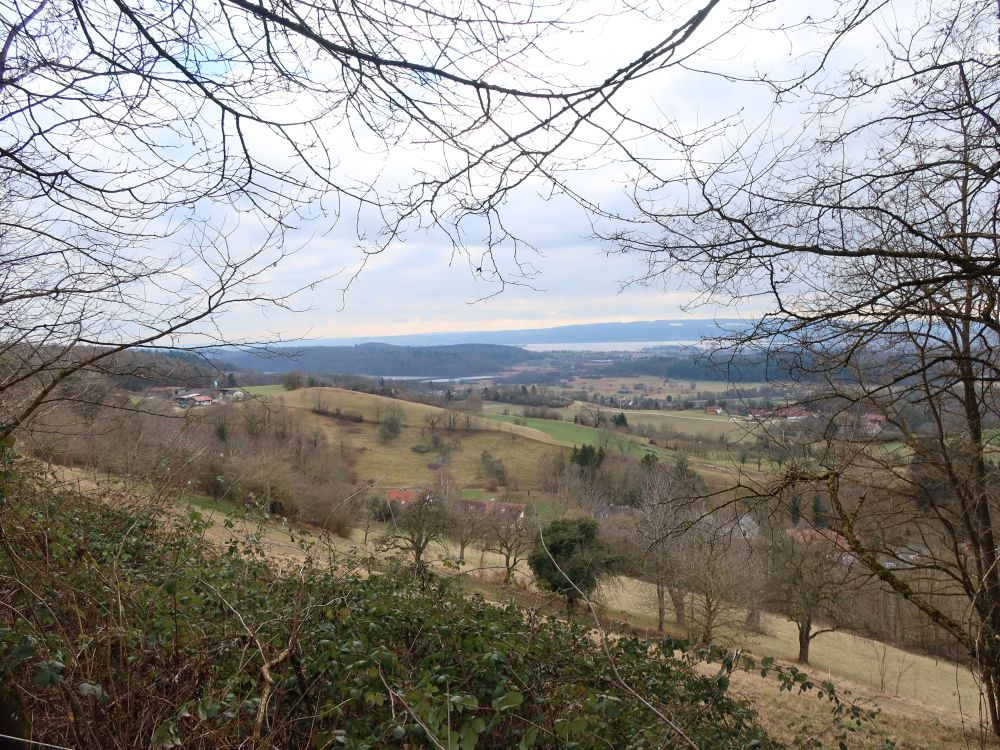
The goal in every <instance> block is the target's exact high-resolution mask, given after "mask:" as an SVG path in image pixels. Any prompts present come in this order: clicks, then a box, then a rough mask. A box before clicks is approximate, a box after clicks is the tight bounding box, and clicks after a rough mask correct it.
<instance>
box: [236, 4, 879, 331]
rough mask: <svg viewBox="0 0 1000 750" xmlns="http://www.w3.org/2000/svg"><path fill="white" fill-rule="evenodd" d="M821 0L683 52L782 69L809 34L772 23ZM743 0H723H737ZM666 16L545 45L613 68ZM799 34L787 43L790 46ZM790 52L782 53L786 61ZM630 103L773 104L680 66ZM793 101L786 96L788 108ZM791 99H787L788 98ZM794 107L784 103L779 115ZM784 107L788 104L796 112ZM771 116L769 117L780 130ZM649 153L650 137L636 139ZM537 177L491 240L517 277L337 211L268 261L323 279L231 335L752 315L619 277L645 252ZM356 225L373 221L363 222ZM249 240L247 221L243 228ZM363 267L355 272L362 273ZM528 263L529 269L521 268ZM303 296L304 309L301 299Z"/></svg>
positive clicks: (753, 117) (761, 112) (618, 196)
mask: <svg viewBox="0 0 1000 750" xmlns="http://www.w3.org/2000/svg"><path fill="white" fill-rule="evenodd" d="M820 5H822V3H816V4H814V3H787V4H784V5H782V6H781V13H783V14H784V15H783V16H775V17H771V18H769V19H768V23H767V24H761V28H758V29H748V28H741V29H738V30H737V31H735V32H732V33H729V34H728V35H727V36H726V37H725V38H724V40H723V41H722V42H719V43H717V44H715V45H714V46H713V47H712V48H711V51H710V53H706V54H704V55H702V56H701V57H699V58H698V59H697V60H695V61H693V62H694V63H696V64H697V65H698V67H713V68H715V69H723V68H724V69H725V70H726V71H727V72H738V73H747V72H748V71H749V70H751V68H770V69H780V68H781V67H782V66H784V65H788V64H793V63H794V64H798V60H799V58H798V57H797V52H798V51H801V50H802V49H804V48H805V47H807V46H808V45H807V44H806V45H804V46H803V45H802V42H801V40H798V41H796V40H793V38H792V35H790V34H784V33H775V32H774V29H773V27H774V26H775V25H780V24H782V23H788V24H794V23H797V22H798V21H801V20H802V18H803V17H804V14H809V13H818V10H817V9H818V8H819V6H820ZM741 6H742V3H736V2H734V3H732V7H734V8H738V7H741ZM730 18H731V15H730V14H729V11H726V10H723V12H721V13H719V14H718V16H717V18H716V21H715V22H714V23H713V24H712V25H710V26H709V27H706V28H705V30H704V31H703V34H702V35H703V37H705V38H706V39H707V38H708V36H710V35H712V34H716V33H718V32H720V30H722V29H724V28H726V25H727V24H728V23H729V19H730ZM658 33H662V29H660V30H658V29H656V28H655V27H654V26H653V25H652V24H644V23H642V21H641V19H639V18H635V17H633V18H632V19H631V20H630V21H629V22H627V23H626V22H617V21H613V20H612V21H602V22H601V23H600V24H594V25H593V26H592V27H590V28H589V29H588V30H587V31H586V32H584V33H576V34H574V35H572V36H567V37H566V38H563V39H559V40H556V41H553V42H552V44H553V46H552V47H551V50H550V51H551V54H552V55H553V57H556V58H557V59H561V60H565V62H566V63H567V65H568V66H569V67H568V69H569V70H572V71H574V73H573V75H579V76H582V77H583V78H587V77H596V76H599V75H601V74H602V73H604V72H606V71H609V70H613V69H614V68H615V67H617V65H616V63H618V64H620V62H621V60H623V59H627V58H628V57H629V56H631V55H634V54H636V52H637V50H640V49H643V48H645V46H646V45H648V44H649V43H651V42H652V41H653V40H654V39H655V38H656V35H657V34H658ZM877 46H878V44H877V40H876V39H875V38H874V37H873V36H872V35H871V34H868V35H865V34H860V35H858V36H857V38H854V39H851V40H849V42H848V44H846V45H845V49H844V51H843V52H842V53H841V55H842V58H843V60H846V61H853V62H857V61H858V60H861V61H864V59H865V55H866V54H868V52H869V51H871V53H872V54H874V53H875V50H876V48H877ZM796 48H797V49H796ZM790 61H791V62H790ZM627 106H628V107H629V108H630V111H634V112H636V113H640V114H642V115H643V116H645V117H649V116H653V113H655V112H662V113H664V116H668V117H670V118H672V119H674V120H675V121H677V123H678V124H679V126H680V127H682V128H688V127H692V126H694V125H696V124H699V123H700V124H703V123H705V122H709V121H712V120H715V119H717V118H719V117H721V116H724V115H729V114H734V113H739V115H740V118H741V119H742V120H743V121H744V122H746V123H747V125H748V127H753V126H754V125H756V124H757V123H758V122H760V121H761V120H762V119H763V118H765V117H766V116H767V115H768V113H769V112H770V110H771V107H770V102H769V101H768V100H767V97H766V95H765V94H764V92H762V91H760V90H755V89H752V88H750V87H747V86H741V85H736V84H732V83H726V82H724V81H722V80H720V79H718V78H711V77H706V76H704V75H699V74H696V73H690V72H684V71H680V70H673V71H666V72H664V73H663V74H662V75H658V76H651V77H649V78H647V79H644V80H643V81H642V82H640V84H638V85H636V86H634V87H633V89H632V90H631V91H629V92H628V95H627ZM793 109H794V107H792V108H791V110H793ZM791 110H790V111H791ZM790 116H791V115H789V114H787V113H786V114H784V115H782V117H783V118H784V121H785V122H787V121H788V118H789V117H790ZM792 119H794V118H792ZM782 122H783V120H782V119H781V118H779V119H778V120H777V121H775V125H774V126H773V127H777V128H778V129H779V130H780V128H781V127H782V124H781V123H782ZM644 148H647V149H649V150H648V151H647V153H649V154H652V155H655V154H656V153H657V152H656V149H657V145H656V144H650V145H647V146H644ZM339 156H341V158H342V160H343V161H342V165H341V168H342V169H345V170H354V171H355V172H356V173H358V174H363V173H365V171H366V170H368V171H370V172H372V173H374V172H381V173H385V171H386V170H389V171H391V172H395V173H396V174H397V175H398V176H399V177H398V179H399V180H400V181H401V182H405V180H406V178H407V177H409V175H410V173H411V171H412V169H413V168H414V166H415V165H417V164H419V159H420V158H422V157H426V155H421V154H416V153H412V152H411V153H406V152H402V153H401V152H398V151H395V152H392V153H391V154H387V155H385V156H384V157H383V156H377V155H371V154H361V153H353V152H350V151H347V152H345V153H343V154H339ZM630 175H631V172H630V170H629V169H628V168H627V167H624V166H623V167H617V166H613V165H612V166H605V167H603V168H600V169H594V170H592V171H588V172H584V173H581V174H578V175H575V176H574V177H573V178H572V180H573V184H574V186H576V187H578V188H579V189H580V190H581V191H582V192H585V193H586V194H588V195H589V196H597V197H598V198H599V199H600V200H601V202H602V204H603V205H619V204H620V205H621V206H622V207H624V206H625V205H626V201H625V195H626V194H627V191H628V188H629V187H630ZM541 189H542V188H541V186H539V185H535V186H531V185H529V186H527V187H526V188H525V189H524V190H523V191H521V192H520V193H518V194H517V196H516V197H515V199H514V200H513V201H512V202H511V203H510V204H509V205H508V206H507V207H506V208H505V212H506V213H505V220H506V222H507V226H508V227H510V228H511V229H512V230H513V231H515V232H516V233H517V234H518V235H519V236H521V237H522V238H523V239H526V240H528V241H529V242H531V243H532V244H533V245H534V246H535V248H536V251H532V250H525V251H524V252H522V253H521V255H520V256H519V257H518V260H520V261H521V262H522V263H524V264H527V265H523V266H520V267H518V266H517V265H516V264H515V263H514V260H513V258H512V257H510V254H509V251H508V250H504V251H503V252H501V253H500V263H499V265H500V267H501V269H502V270H503V271H504V275H505V276H506V277H507V278H508V279H509V280H510V281H511V282H514V283H510V284H507V285H506V286H503V287H501V285H500V284H499V282H498V281H497V280H496V279H489V278H487V279H483V278H480V277H477V274H475V273H473V272H472V270H473V269H474V268H475V267H477V265H479V264H480V260H479V259H478V258H476V257H475V256H474V257H473V259H472V261H471V264H470V260H469V259H468V258H466V257H463V256H461V255H458V256H456V255H454V254H453V252H452V248H451V247H450V245H449V244H448V243H447V242H446V241H445V239H444V238H443V237H440V236H435V235H428V234H424V235H417V236H414V235H410V236H407V237H405V238H404V240H403V241H400V242H397V243H394V244H393V245H391V246H390V247H389V248H388V249H387V250H386V251H385V252H383V253H382V254H380V255H377V256H373V257H369V258H368V260H367V262H366V263H365V264H364V267H363V268H362V259H363V257H364V256H363V254H362V253H361V252H360V250H359V249H358V246H357V244H358V243H357V240H356V238H355V236H354V229H355V226H353V225H352V222H350V221H346V222H342V223H341V225H338V226H337V227H336V229H335V230H334V231H329V230H328V229H325V228H324V229H322V230H318V229H317V228H314V227H311V226H309V225H308V224H306V225H304V226H302V227H301V228H300V230H299V231H298V232H297V233H296V234H295V235H293V236H292V237H291V238H290V241H292V242H294V244H295V246H296V247H298V248H299V249H298V250H297V252H296V253H295V255H294V256H293V257H291V258H288V259H286V260H285V261H284V262H283V263H282V264H281V266H280V268H278V269H276V271H275V274H274V278H275V281H276V283H280V284H282V285H284V286H285V287H286V288H291V287H300V286H307V285H310V284H312V283H313V282H314V281H317V280H320V279H324V278H325V279H327V280H326V281H324V282H322V283H321V284H318V285H317V286H316V287H315V288H313V289H311V290H307V291H306V292H305V293H303V294H302V295H300V296H299V297H298V298H297V311H296V312H290V311H275V310H270V311H260V310H242V311H240V312H238V313H234V314H231V315H229V316H228V317H227V318H225V320H224V328H225V330H226V333H227V334H228V335H230V336H232V337H234V338H236V337H243V338H256V337H259V336H262V335H274V334H279V335H281V336H283V337H316V338H330V337H349V336H365V337H367V336H371V337H373V338H377V337H378V336H380V335H395V334H406V333H418V332H433V331H456V330H484V329H503V328H536V327H537V328H541V327H547V326H554V325H565V324H572V323H586V322H602V321H629V320H650V319H658V318H683V317H697V318H710V317H714V316H718V317H738V316H752V315H754V314H756V313H758V312H760V311H759V310H754V309H743V310H736V309H719V308H716V307H705V306H697V305H695V304H693V303H694V302H695V300H696V295H695V293H694V292H693V291H692V290H691V286H690V284H689V283H688V281H687V280H684V279H681V278H674V277H671V276H670V275H669V274H668V276H667V278H665V279H663V280H661V282H662V283H659V284H656V285H653V286H643V285H626V284H625V282H627V281H628V280H629V279H632V278H635V277H637V276H641V275H642V273H643V270H644V268H645V261H644V259H643V258H642V257H638V256H621V255H612V256H609V255H608V254H607V253H608V250H610V249H611V248H609V246H607V245H605V244H603V243H602V242H601V241H599V240H597V239H595V238H594V237H593V231H592V227H591V224H590V222H589V220H588V216H587V214H586V213H585V212H584V211H583V210H582V209H581V208H580V207H579V206H577V205H575V204H573V203H572V202H571V201H569V200H565V199H557V200H550V201H546V200H544V199H543V198H542V197H541V195H540V194H539V190H541ZM361 229H362V231H363V232H365V233H373V232H374V231H375V230H376V227H374V226H371V227H368V226H362V227H361ZM244 231H246V232H247V233H248V234H247V235H246V237H245V240H246V241H247V242H253V241H254V239H255V238H254V236H253V234H252V232H253V230H252V229H247V230H244ZM359 269H360V273H358V271H359ZM524 270H526V271H527V273H526V274H521V273H519V271H524ZM303 310H304V311H303Z"/></svg>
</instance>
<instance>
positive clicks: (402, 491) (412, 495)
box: [385, 487, 420, 505]
mask: <svg viewBox="0 0 1000 750" xmlns="http://www.w3.org/2000/svg"><path fill="white" fill-rule="evenodd" d="M419 499H420V490H414V489H406V488H405V487H399V488H397V489H390V490H386V491H385V501H386V502H387V503H396V504H397V505H406V504H407V503H415V502H416V501H417V500H419Z"/></svg>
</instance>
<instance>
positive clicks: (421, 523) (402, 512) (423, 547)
mask: <svg viewBox="0 0 1000 750" xmlns="http://www.w3.org/2000/svg"><path fill="white" fill-rule="evenodd" d="M448 528H449V517H448V512H447V509H446V508H445V507H444V504H443V503H442V502H441V500H440V499H439V498H438V497H436V496H435V495H433V494H431V493H425V494H422V495H421V496H420V497H419V498H417V499H416V500H413V501H411V502H407V503H406V504H395V503H393V504H390V518H389V529H388V530H387V531H386V532H385V534H383V536H382V540H381V541H382V543H383V544H385V545H386V546H387V547H389V548H391V549H396V550H398V551H400V552H402V553H403V554H404V555H407V556H409V557H410V558H412V559H413V564H414V566H416V567H417V568H418V569H421V570H423V569H426V568H427V564H428V561H427V552H428V550H429V549H430V547H431V545H432V544H438V543H440V542H443V541H444V540H445V538H446V537H447V535H448Z"/></svg>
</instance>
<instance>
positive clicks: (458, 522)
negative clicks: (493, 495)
mask: <svg viewBox="0 0 1000 750" xmlns="http://www.w3.org/2000/svg"><path fill="white" fill-rule="evenodd" d="M485 533H486V516H485V514H484V513H483V510H482V508H479V507H477V506H476V505H473V504H470V503H464V502H462V501H461V500H460V499H455V500H454V501H453V502H452V504H451V506H450V507H449V509H448V535H449V536H450V537H451V539H452V540H453V541H454V542H456V543H457V544H458V563H459V565H464V564H465V551H466V549H468V548H469V546H470V545H472V544H476V543H477V542H479V541H481V540H482V538H483V535H484V534H485Z"/></svg>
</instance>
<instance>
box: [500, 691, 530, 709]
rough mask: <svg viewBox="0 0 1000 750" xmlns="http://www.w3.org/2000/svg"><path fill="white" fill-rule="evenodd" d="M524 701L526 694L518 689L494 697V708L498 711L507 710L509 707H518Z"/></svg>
mask: <svg viewBox="0 0 1000 750" xmlns="http://www.w3.org/2000/svg"><path fill="white" fill-rule="evenodd" d="M522 703H524V695H523V694H521V693H520V692H518V691H517V690H512V691H511V692H509V693H505V694H504V695H501V696H500V697H499V698H494V699H493V708H495V709H496V710H497V711H506V710H507V709H508V708H517V707H518V706H520V705H521V704H522Z"/></svg>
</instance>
